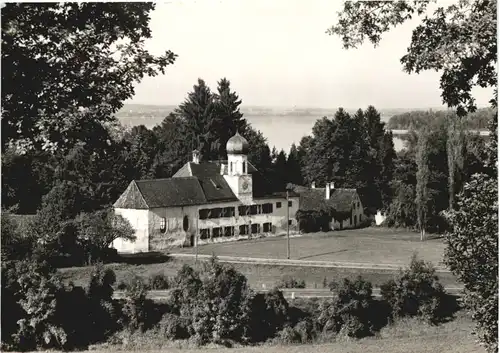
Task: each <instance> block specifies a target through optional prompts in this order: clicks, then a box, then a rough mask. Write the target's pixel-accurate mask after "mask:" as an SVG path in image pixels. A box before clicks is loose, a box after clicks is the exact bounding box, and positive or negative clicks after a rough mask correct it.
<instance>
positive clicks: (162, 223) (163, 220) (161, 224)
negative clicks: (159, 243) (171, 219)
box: [160, 218, 167, 233]
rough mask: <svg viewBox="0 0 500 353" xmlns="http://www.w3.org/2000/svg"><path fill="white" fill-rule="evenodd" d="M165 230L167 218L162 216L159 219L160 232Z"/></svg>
mask: <svg viewBox="0 0 500 353" xmlns="http://www.w3.org/2000/svg"><path fill="white" fill-rule="evenodd" d="M166 231H167V220H166V219H165V218H162V219H161V220H160V232H162V233H165V232H166Z"/></svg>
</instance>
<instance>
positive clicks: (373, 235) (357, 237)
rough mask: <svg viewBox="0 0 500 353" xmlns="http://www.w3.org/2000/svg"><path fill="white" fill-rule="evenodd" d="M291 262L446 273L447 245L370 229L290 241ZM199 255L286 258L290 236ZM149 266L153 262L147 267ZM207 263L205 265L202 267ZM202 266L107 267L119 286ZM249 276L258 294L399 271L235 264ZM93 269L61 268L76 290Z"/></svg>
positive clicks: (176, 262) (131, 260)
mask: <svg viewBox="0 0 500 353" xmlns="http://www.w3.org/2000/svg"><path fill="white" fill-rule="evenodd" d="M290 244H291V245H290V248H291V258H292V259H295V260H298V259H301V260H304V261H305V260H323V261H336V262H351V263H353V262H355V263H367V264H369V263H373V264H384V263H386V264H397V265H400V266H401V267H404V266H405V265H406V264H408V263H409V261H410V258H411V256H412V255H413V254H414V253H416V254H417V255H418V257H419V258H421V259H423V260H425V261H430V262H432V263H433V264H434V265H441V266H439V267H440V268H442V267H443V266H442V264H441V262H442V257H443V251H444V244H443V242H442V240H441V239H430V240H426V241H424V242H421V241H420V240H419V236H418V234H416V233H411V232H406V231H395V230H388V229H383V228H380V229H379V228H364V229H356V230H344V231H342V232H328V233H316V234H311V235H305V236H301V237H296V238H291V239H290ZM198 252H199V254H206V255H212V254H214V255H219V256H224V255H230V256H235V257H256V258H258V257H260V258H275V259H284V258H286V239H285V237H277V238H261V239H255V240H251V241H238V242H230V243H218V244H207V245H203V246H199V247H198ZM171 253H184V254H186V253H194V249H193V248H184V249H182V248H174V249H171ZM146 259H147V261H149V263H145V262H146ZM201 261H202V260H199V262H198V264H199V263H200V262H201ZM184 264H188V265H190V266H196V263H195V260H194V259H193V258H177V257H176V258H169V257H168V254H167V255H166V256H163V257H160V258H159V259H158V260H155V259H154V258H144V259H142V258H141V257H126V256H124V257H123V258H122V262H120V263H111V264H107V265H106V267H108V268H111V269H113V271H114V272H115V274H116V278H117V283H119V282H121V281H126V280H127V278H130V277H131V276H139V277H141V278H144V279H146V280H147V279H148V278H150V277H151V276H153V275H155V274H159V273H162V274H164V275H166V276H168V277H172V276H174V275H175V274H176V273H177V271H178V270H179V269H180V268H181V267H182V266H183V265H184ZM232 265H233V266H234V267H235V268H236V269H237V270H238V271H240V272H241V273H243V274H244V275H245V276H246V277H247V279H248V282H249V284H250V285H251V286H252V287H253V288H255V289H262V288H272V287H273V286H275V285H276V283H277V282H279V281H280V280H281V279H283V278H284V277H285V276H290V277H293V278H295V279H297V280H301V281H302V280H303V281H304V282H305V284H306V287H307V288H322V287H323V284H324V282H325V279H326V280H327V281H328V282H329V281H331V280H337V281H339V280H342V279H343V278H350V279H355V278H356V277H357V276H362V277H363V278H365V279H366V280H368V281H370V282H372V284H373V285H374V286H375V287H378V286H379V285H380V284H382V283H384V282H385V281H387V280H389V279H391V278H393V276H394V275H395V273H396V272H397V270H388V269H377V268H366V269H357V268H349V267H317V266H298V265H294V266H291V265H269V264H245V263H234V264H232ZM91 270H92V267H72V268H64V269H60V270H59V271H60V273H61V274H62V276H63V278H64V279H65V280H66V281H67V282H69V281H73V282H74V283H75V284H76V285H86V281H87V280H88V277H89V274H90V271H91ZM438 276H439V278H440V280H441V282H442V284H443V285H444V286H445V287H461V285H460V284H459V283H458V282H457V281H456V279H455V277H454V276H453V275H452V274H451V273H449V272H441V271H439V272H438Z"/></svg>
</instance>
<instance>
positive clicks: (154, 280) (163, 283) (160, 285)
mask: <svg viewBox="0 0 500 353" xmlns="http://www.w3.org/2000/svg"><path fill="white" fill-rule="evenodd" d="M148 287H149V289H150V290H164V289H169V288H170V281H169V279H168V277H167V276H165V275H164V274H163V273H157V274H155V275H152V276H151V277H150V278H149V286H148Z"/></svg>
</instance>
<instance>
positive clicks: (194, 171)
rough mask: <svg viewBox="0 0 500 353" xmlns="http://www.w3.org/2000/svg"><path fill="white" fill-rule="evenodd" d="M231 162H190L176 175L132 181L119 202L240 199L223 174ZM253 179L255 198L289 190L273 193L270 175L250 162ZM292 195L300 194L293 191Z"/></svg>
mask: <svg viewBox="0 0 500 353" xmlns="http://www.w3.org/2000/svg"><path fill="white" fill-rule="evenodd" d="M224 163H226V164H227V161H211V162H201V163H193V162H188V163H186V164H185V165H184V166H182V168H180V169H179V170H178V171H177V173H175V174H174V176H173V177H172V178H169V179H154V180H137V181H132V182H131V183H130V185H129V186H128V188H127V190H125V192H124V193H123V194H122V195H121V196H120V198H119V199H118V200H117V201H116V202H115V204H114V206H115V207H117V208H134V209H148V208H155V207H175V206H190V205H203V204H206V203H211V202H227V201H237V200H238V198H237V197H236V195H235V194H234V193H233V191H232V190H231V187H230V186H229V184H228V183H227V182H226V179H224V176H222V175H221V174H220V169H221V164H224ZM248 172H249V173H250V174H252V178H253V197H255V198H265V197H283V198H285V192H284V191H283V192H278V193H276V192H273V191H274V190H272V189H270V188H269V187H268V185H269V183H268V182H267V180H266V178H265V177H263V176H262V175H261V173H259V172H258V171H257V169H256V168H255V167H254V166H253V165H252V164H250V163H248ZM289 196H290V197H293V196H298V194H296V193H294V192H290V194H289Z"/></svg>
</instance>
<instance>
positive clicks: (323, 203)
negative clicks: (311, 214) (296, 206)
mask: <svg viewBox="0 0 500 353" xmlns="http://www.w3.org/2000/svg"><path fill="white" fill-rule="evenodd" d="M296 191H297V192H298V193H299V194H300V210H302V211H319V210H322V209H323V210H326V209H328V208H331V209H333V210H334V212H336V213H350V212H351V210H352V204H353V202H354V200H356V196H357V191H356V189H341V188H336V189H333V190H332V191H331V192H330V199H328V200H326V199H325V188H317V189H309V188H304V187H299V188H296Z"/></svg>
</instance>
